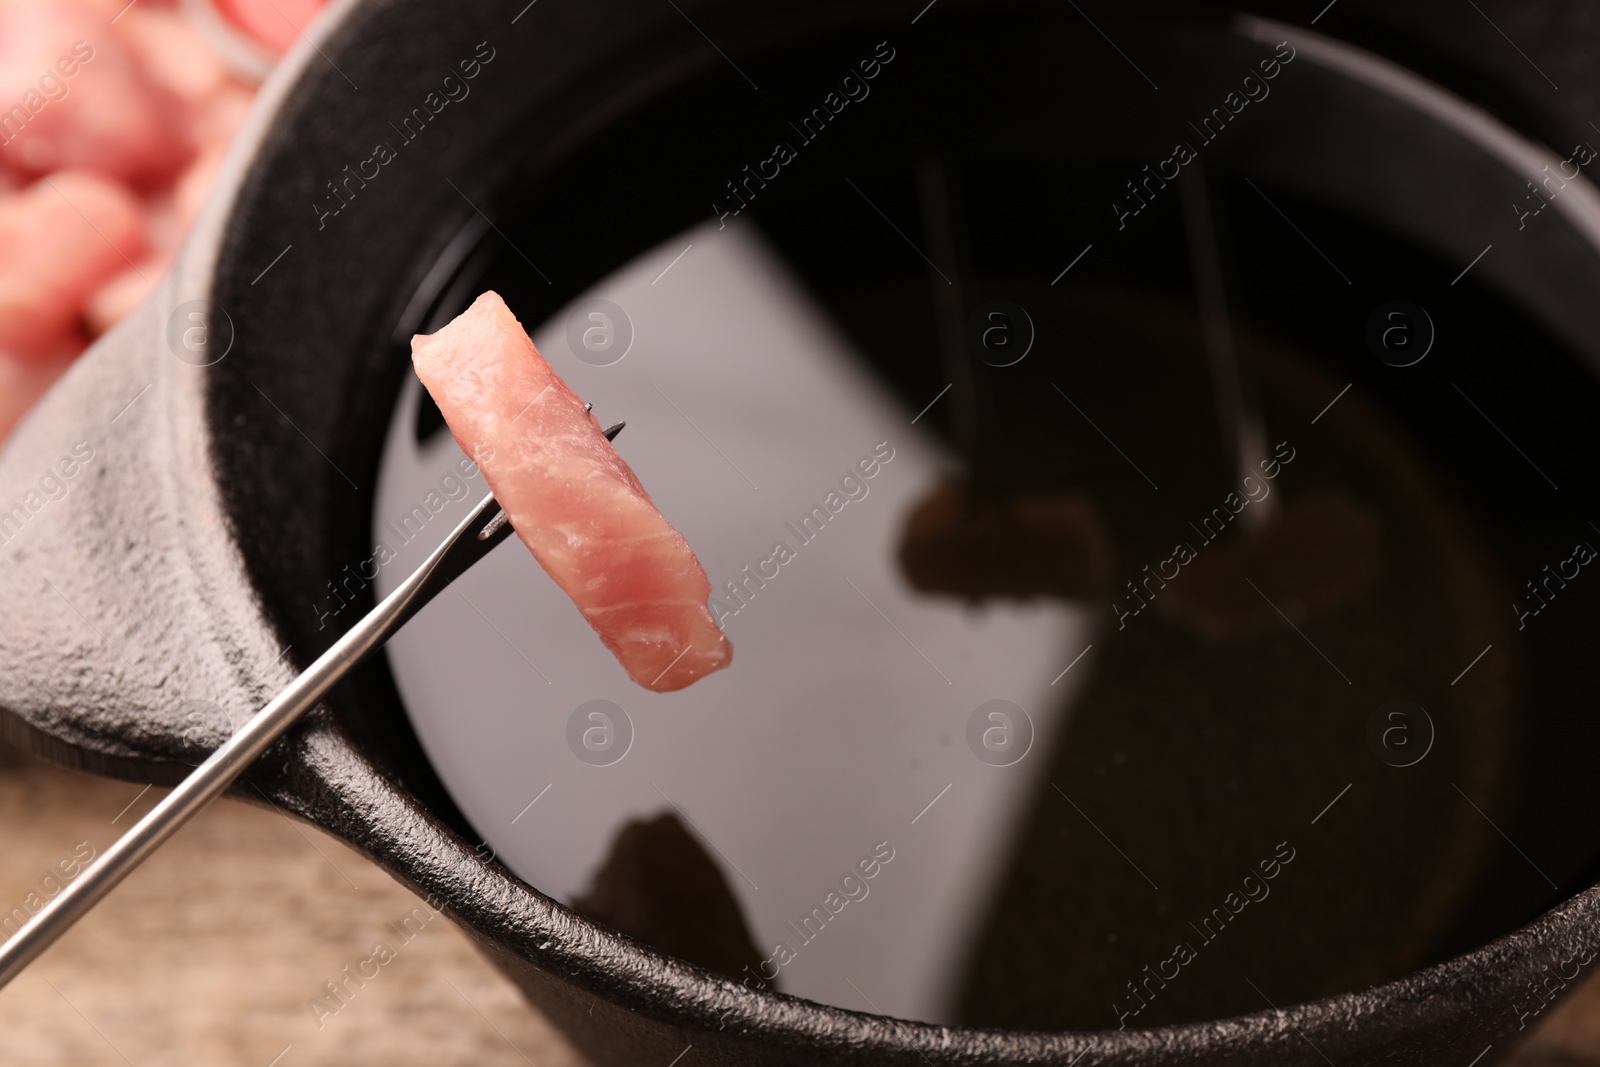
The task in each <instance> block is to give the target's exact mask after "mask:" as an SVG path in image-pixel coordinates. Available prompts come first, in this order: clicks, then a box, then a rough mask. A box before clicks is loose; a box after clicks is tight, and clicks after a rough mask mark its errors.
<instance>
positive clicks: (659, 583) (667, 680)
mask: <svg viewBox="0 0 1600 1067" xmlns="http://www.w3.org/2000/svg"><path fill="white" fill-rule="evenodd" d="M411 354H412V360H413V362H414V363H415V364H416V369H417V376H418V377H419V378H421V379H422V383H423V385H425V386H426V387H427V389H428V392H429V393H430V394H431V395H432V396H433V399H434V401H435V402H436V403H438V405H439V410H440V411H441V412H443V413H444V417H445V422H447V423H448V424H449V426H450V430H451V432H452V433H454V434H455V438H456V441H457V442H458V443H459V444H460V445H461V447H462V449H464V450H465V451H466V453H467V454H468V455H470V456H473V457H474V458H475V459H476V460H477V462H478V463H479V465H480V466H481V467H482V468H483V472H484V477H485V478H486V479H487V480H488V482H489V487H490V488H491V489H492V490H493V491H494V495H495V498H496V499H497V500H499V502H500V506H501V507H502V508H504V509H505V511H506V514H507V516H509V517H510V519H511V525H512V526H513V527H514V528H515V529H516V531H517V535H518V536H519V537H521V538H522V540H523V543H525V544H526V545H527V546H528V548H529V549H530V550H532V552H533V555H534V558H535V559H537V560H538V561H539V564H540V565H541V566H542V567H544V569H545V571H546V572H547V573H548V574H549V575H550V577H552V578H554V579H555V581H556V584H557V585H559V586H560V587H561V589H562V590H563V591H564V592H565V593H566V594H567V595H568V596H569V597H571V598H572V602H573V603H574V604H575V605H577V607H578V610H579V611H581V612H583V615H584V617H585V618H587V619H588V620H589V623H590V625H592V626H593V627H594V628H595V631H596V632H597V633H599V635H600V639H601V640H602V641H603V642H605V644H606V647H607V648H609V649H611V651H612V653H613V654H615V655H616V657H617V659H618V661H620V662H621V664H622V666H623V668H624V669H625V670H626V671H627V672H628V675H629V676H630V677H631V678H633V680H634V681H636V682H638V683H639V684H640V685H642V686H644V687H645V688H647V689H653V690H656V691H658V692H666V691H669V690H674V689H682V688H683V687H684V686H686V685H689V684H690V683H691V682H693V681H695V680H696V679H698V678H701V677H703V676H704V675H707V674H710V673H711V672H712V671H715V670H719V669H721V668H723V667H726V666H727V665H728V664H729V663H730V662H731V661H732V659H733V648H732V646H730V645H729V644H728V639H727V638H726V637H725V636H724V635H723V633H722V631H721V629H719V628H718V626H717V624H716V622H715V621H713V619H712V618H711V612H710V611H709V610H708V609H707V607H706V601H707V599H708V598H709V597H710V595H711V583H710V581H709V580H707V578H706V572H705V571H704V569H702V568H701V566H700V561H699V560H697V559H696V558H695V555H694V552H693V550H691V549H690V548H689V543H688V542H687V541H685V540H684V538H683V535H682V534H680V533H678V531H677V530H675V529H673V528H672V525H671V524H670V523H668V522H667V520H666V518H665V517H663V516H662V514H661V513H660V512H659V511H657V510H656V507H655V505H654V504H652V503H651V502H650V496H649V494H647V493H646V492H645V491H644V486H642V485H640V484H639V479H638V478H637V477H636V476H635V475H634V473H633V471H632V470H631V469H629V467H628V465H627V463H625V462H624V461H623V459H622V457H621V456H619V455H618V454H617V450H616V449H615V448H613V447H612V446H611V442H610V441H607V440H606V438H605V435H604V434H603V433H601V430H600V424H599V422H598V421H597V420H596V419H595V418H594V416H592V415H590V414H589V413H588V412H587V411H586V410H585V409H584V404H583V401H582V400H580V399H578V396H577V394H575V393H573V391H572V390H571V389H569V388H568V387H567V385H566V383H565V382H563V381H562V380H561V379H560V378H558V377H557V376H556V373H555V371H554V370H552V369H551V367H550V364H548V363H546V362H545V361H544V357H543V356H541V355H540V354H539V350H538V349H536V348H535V347H534V345H533V342H532V341H531V340H529V338H528V335H527V334H526V333H525V332H523V329H522V326H521V325H520V324H519V323H518V322H517V319H516V316H514V315H513V314H512V313H511V309H510V308H508V307H506V305H505V301H503V300H501V299H500V297H499V295H498V294H496V293H492V292H490V293H484V294H483V295H482V296H480V297H478V299H477V301H476V302H474V303H473V305H472V307H470V308H468V309H467V310H466V311H465V312H463V313H462V314H461V315H459V316H457V317H456V318H455V319H454V320H453V321H452V322H451V323H450V324H449V325H447V326H446V327H445V328H444V329H442V330H440V331H439V332H438V333H435V334H431V335H428V336H418V337H415V338H413V339H412V341H411Z"/></svg>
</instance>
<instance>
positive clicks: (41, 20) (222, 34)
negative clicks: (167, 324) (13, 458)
mask: <svg viewBox="0 0 1600 1067" xmlns="http://www.w3.org/2000/svg"><path fill="white" fill-rule="evenodd" d="M324 3H326V0H133V2H132V3H129V2H128V0H0V440H3V439H4V437H5V436H6V435H7V434H9V433H10V432H11V428H12V427H13V426H14V425H15V423H16V422H17V420H18V419H19V418H20V417H21V416H22V414H23V413H24V412H26V411H27V409H28V408H29V407H30V406H31V405H32V404H33V403H34V401H35V400H37V399H38V397H39V396H40V395H42V394H43V393H44V391H45V390H46V389H48V388H49V386H50V384H51V383H52V382H54V381H55V380H56V378H57V377H59V376H60V374H61V372H62V371H64V370H65V369H66V368H67V366H68V365H69V364H70V363H71V362H72V360H73V359H75V358H77V356H78V354H79V353H81V352H82V351H83V349H84V347H85V346H86V345H87V344H88V343H89V342H90V341H92V340H93V339H94V338H95V337H97V336H99V335H100V334H101V333H103V332H105V331H106V330H107V329H109V328H110V327H111V326H112V325H113V324H114V323H115V322H116V321H117V320H118V319H119V318H121V317H122V316H123V315H124V314H126V313H127V312H128V311H129V310H130V309H131V308H133V307H134V305H136V304H137V303H138V302H139V301H140V300H142V299H143V298H144V297H145V295H146V294H148V293H150V292H151V291H152V290H153V287H154V286H155V284H156V283H157V282H158V281H159V280H160V278H161V276H162V274H163V273H164V272H165V271H166V269H167V265H168V263H169V261H170V260H171V258H172V256H173V254H174V252H176V251H177V248H178V245H179V244H180V243H181V241H182V239H183V236H184V233H185V232H186V231H187V230H188V228H189V225H190V223H191V222H193V220H194V217H195V214H196V212H197V211H198V209H199V207H200V204H201V202H202V201H203V200H204V199H205V194H206V191H207V189H208V188H209V187H210V185H211V181H212V178H213V176H214V175H215V173H216V170H217V165H218V163H219V162H220V160H221V157H222V153H223V151H224V149H225V148H226V147H227V145H228V142H229V140H230V139H231V138H232V137H233V134H234V131H235V130H236V129H237V128H238V126H239V124H240V121H241V120H242V119H243V118H244V115H245V112H246V110H247V109H248V108H249V106H250V102H251V100H252V98H253V97H254V95H255V86H256V84H257V83H258V82H259V81H260V78H261V77H262V75H264V74H265V72H266V70H267V69H268V68H269V67H270V65H271V63H272V61H273V60H274V59H275V58H276V57H277V56H278V55H280V54H282V52H284V51H285V50H286V49H287V48H289V47H290V46H292V45H293V44H295V43H296V42H297V41H298V40H299V39H300V37H301V34H302V33H303V32H304V31H305V30H306V29H307V28H308V27H309V26H310V24H311V22H312V20H313V18H314V17H315V16H316V14H317V12H318V11H319V10H320V9H321V8H322V7H323V5H324Z"/></svg>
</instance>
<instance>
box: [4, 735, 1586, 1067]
mask: <svg viewBox="0 0 1600 1067" xmlns="http://www.w3.org/2000/svg"><path fill="white" fill-rule="evenodd" d="M157 795H158V791H156V790H150V791H148V792H143V793H141V790H140V787H139V786H137V785H130V784H127V783H123V782H113V781H108V780H105V779H100V778H94V777H90V776H86V775H81V774H77V773H73V772H69V771H63V770H59V769H57V768H54V767H50V766H47V765H45V764H42V763H39V762H36V761H34V760H31V759H29V758H26V757H22V756H18V755H15V754H13V753H9V752H0V828H3V829H0V841H3V847H0V908H3V909H4V910H5V912H6V913H9V912H10V911H11V909H13V908H16V907H19V906H22V907H25V906H26V904H27V901H28V895H29V894H30V893H35V894H39V895H40V896H41V897H42V895H43V893H44V888H42V885H43V884H45V883H44V880H45V879H46V878H47V877H48V876H49V875H50V874H51V872H52V871H54V870H56V869H57V864H58V863H59V862H60V861H62V860H66V861H68V869H71V864H72V859H73V857H74V854H75V853H76V854H77V855H79V856H86V855H88V854H89V849H91V848H92V849H93V850H94V851H95V853H98V852H99V851H100V850H102V849H104V848H105V847H106V846H107V845H108V844H109V843H110V842H111V841H113V840H114V839H115V837H116V835H117V833H118V832H119V831H120V830H122V829H125V828H126V827H127V826H128V825H129V823H130V822H131V821H132V820H134V819H136V818H138V816H140V815H142V814H143V813H144V812H145V811H147V810H149V808H150V806H151V805H152V804H153V803H154V802H155V799H156V797H157ZM36 899H37V898H36ZM419 906H421V901H420V900H418V899H417V898H416V897H414V896H413V895H412V894H411V893H410V892H408V891H407V890H405V889H402V888H401V887H400V886H398V885H397V884H395V883H394V882H393V881H392V880H391V879H390V878H389V876H388V875H386V874H384V873H383V872H382V871H380V870H379V869H378V868H376V867H374V866H373V865H371V864H370V863H368V862H366V861H365V860H363V859H362V858H360V857H359V856H357V855H356V854H355V853H353V852H351V851H350V850H349V849H348V848H346V847H345V846H343V845H341V844H339V843H338V842H336V841H334V840H333V839H332V838H330V837H328V836H326V835H325V834H322V833H321V832H319V831H317V830H314V829H312V828H310V827H307V826H304V825H303V824H300V823H298V822H294V821H291V820H290V819H289V818H288V817H287V816H285V815H281V814H278V813H275V812H272V811H269V810H263V809H261V808H257V807H254V806H249V805H245V804H241V803H237V802H233V801H224V802H223V803H220V804H217V805H215V806H213V807H212V808H210V809H209V810H208V811H206V812H204V813H202V814H201V815H200V816H199V817H198V818H196V819H195V820H194V821H193V822H192V823H190V824H189V825H188V826H186V827H185V828H184V829H183V830H181V831H179V833H178V834H177V836H176V837H175V838H174V839H173V840H172V841H171V842H169V843H168V844H167V846H166V847H165V848H163V849H162V850H161V852H160V853H159V854H158V855H157V856H156V857H155V858H154V859H152V860H151V861H150V862H149V863H147V864H145V865H144V867H142V868H141V869H140V870H138V871H136V872H135V873H134V874H133V875H132V876H131V877H130V878H129V879H128V880H127V881H126V882H124V883H123V885H122V886H121V887H120V888H118V889H117V891H116V892H115V893H113V894H112V895H111V896H110V897H109V898H107V900H106V901H105V902H104V903H102V904H101V905H100V907H99V908H97V909H96V910H95V911H94V913H93V914H91V915H90V916H89V917H88V918H87V919H86V920H84V922H83V923H82V924H81V925H79V926H78V927H77V928H76V929H75V930H73V931H72V932H71V933H69V934H68V935H67V936H66V937H65V938H64V939H63V940H62V941H61V942H60V943H58V944H57V945H56V946H55V947H54V948H52V949H51V950H50V951H49V952H48V953H47V954H46V955H45V956H44V957H42V958H41V959H40V960H39V962H38V963H36V964H35V965H34V966H33V967H32V968H30V969H29V970H28V972H27V973H26V974H24V975H23V976H22V977H21V978H19V979H17V981H16V982H15V983H14V984H13V985H12V986H11V987H10V988H8V989H7V990H5V991H4V993H3V994H0V1062H4V1063H5V1064H8V1065H15V1067H35V1065H45V1064H49V1065H52V1067H57V1065H72V1067H77V1065H84V1067H89V1065H102V1064H110V1065H126V1067H160V1065H172V1067H193V1065H197V1064H204V1065H207V1067H211V1065H216V1067H223V1065H230V1067H231V1065H239V1067H322V1065H326V1067H335V1065H337V1067H349V1065H350V1064H361V1063H381V1064H384V1065H385V1067H410V1065H416V1067H443V1065H446V1064H473V1065H474V1067H499V1065H507V1067H529V1065H532V1067H584V1065H585V1064H586V1062H587V1061H585V1060H584V1059H583V1057H581V1056H580V1055H578V1054H577V1053H576V1052H575V1051H574V1050H573V1049H572V1048H571V1046H570V1045H568V1044H567V1043H566V1041H565V1040H564V1039H563V1038H562V1037H561V1035H560V1034H559V1033H558V1032H557V1031H555V1030H554V1029H553V1028H552V1027H551V1026H550V1025H549V1024H548V1023H547V1022H546V1021H545V1020H544V1019H543V1018H542V1017H541V1016H540V1015H539V1013H538V1012H537V1011H536V1010H534V1009H533V1008H532V1007H530V1006H529V1005H528V1004H527V1003H526V1002H525V1001H524V1000H523V999H522V997H521V994H520V993H519V992H518V991H517V990H516V988H515V987H514V986H512V985H511V983H510V982H509V981H507V980H506V979H505V978H503V977H501V975H500V974H499V973H498V972H497V971H495V970H494V969H493V968H491V967H490V966H489V964H488V963H486V962H485V961H484V960H483V959H482V958H481V957H480V956H479V955H478V954H477V953H476V951H475V950H474V949H473V948H472V947H471V945H470V944H469V943H468V941H467V939H466V937H465V936H464V935H463V934H462V933H461V932H460V931H459V930H457V929H456V928H455V927H454V926H452V925H451V924H450V923H449V922H448V921H447V920H445V919H444V918H443V917H442V916H438V917H435V918H434V919H433V920H432V921H429V922H427V923H426V924H425V925H422V926H421V930H420V932H419V933H417V934H415V935H414V936H413V938H412V939H411V940H410V941H407V942H404V943H402V942H400V939H399V938H398V937H396V935H395V934H394V932H393V930H392V929H391V926H390V924H391V923H398V922H399V921H400V920H401V919H403V918H405V917H407V916H408V915H411V914H412V909H414V908H417V907H419ZM424 910H426V909H424ZM413 922H414V923H415V920H413ZM13 925H14V924H13ZM379 941H382V942H384V943H385V944H386V945H389V946H391V948H392V952H393V958H392V959H391V960H389V961H388V962H387V963H384V964H383V965H381V966H380V967H378V973H377V976H376V977H375V978H373V979H371V980H370V981H368V982H367V983H366V984H365V985H364V986H362V987H361V988H359V989H357V990H356V991H355V993H354V995H352V996H351V997H349V1000H348V1003H347V1004H345V1005H344V1006H343V1007H341V1008H340V1009H339V1010H338V1011H337V1012H329V1011H328V1010H327V1009H326V1008H324V1009H322V1010H320V1011H319V1010H316V1009H313V1008H312V1007H311V1004H310V1002H311V1001H313V999H314V998H317V997H319V996H321V995H323V993H324V990H323V983H325V982H329V981H333V980H335V979H337V978H339V977H340V976H341V972H342V970H343V968H344V967H345V966H346V965H350V966H351V967H352V968H353V967H355V965H356V964H358V963H360V962H361V961H363V960H366V959H368V958H370V957H372V956H373V954H374V953H373V950H374V948H375V946H376V944H377V943H378V942H379ZM366 969H367V970H368V971H369V972H370V971H371V969H372V967H371V965H368V967H367V968H366ZM1511 1062H1513V1063H1515V1064H1517V1065H1519V1067H1535V1065H1537V1067H1578V1065H1590V1064H1593V1065H1596V1067H1600V977H1597V978H1596V979H1595V980H1593V981H1591V982H1589V984H1588V985H1587V986H1585V987H1583V988H1582V989H1581V990H1579V991H1578V992H1577V993H1576V994H1575V995H1574V996H1573V997H1572V998H1571V999H1569V1000H1568V1001H1567V1002H1566V1003H1565V1004H1563V1005H1562V1006H1561V1007H1560V1008H1558V1009H1555V1010H1554V1011H1551V1012H1549V1013H1548V1014H1547V1017H1546V1018H1544V1019H1542V1020H1541V1021H1540V1024H1539V1027H1538V1029H1536V1030H1533V1031H1532V1032H1531V1037H1530V1038H1529V1039H1528V1041H1527V1043H1526V1044H1525V1045H1524V1046H1523V1048H1522V1049H1521V1051H1520V1052H1519V1053H1518V1055H1517V1056H1516V1057H1515V1058H1514V1059H1513V1060H1512V1061H1511ZM685 1067H692V1065H688V1064H686V1065H685Z"/></svg>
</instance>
